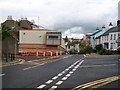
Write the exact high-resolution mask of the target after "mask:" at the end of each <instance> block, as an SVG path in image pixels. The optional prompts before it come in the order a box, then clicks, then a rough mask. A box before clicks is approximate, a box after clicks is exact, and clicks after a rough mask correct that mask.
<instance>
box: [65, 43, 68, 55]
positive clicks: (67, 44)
mask: <svg viewBox="0 0 120 90" xmlns="http://www.w3.org/2000/svg"><path fill="white" fill-rule="evenodd" d="M67 45H68V42H66V43H65V47H66V54H67Z"/></svg>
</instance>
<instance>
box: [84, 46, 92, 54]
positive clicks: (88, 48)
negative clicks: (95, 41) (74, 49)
mask: <svg viewBox="0 0 120 90" xmlns="http://www.w3.org/2000/svg"><path fill="white" fill-rule="evenodd" d="M84 51H85V53H87V54H90V53H92V51H93V50H92V47H90V46H89V45H87V46H85V47H84Z"/></svg>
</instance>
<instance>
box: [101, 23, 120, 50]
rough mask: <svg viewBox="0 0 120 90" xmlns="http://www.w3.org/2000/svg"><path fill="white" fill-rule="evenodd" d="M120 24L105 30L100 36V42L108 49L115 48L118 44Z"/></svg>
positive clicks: (119, 44)
mask: <svg viewBox="0 0 120 90" xmlns="http://www.w3.org/2000/svg"><path fill="white" fill-rule="evenodd" d="M119 38H120V25H118V26H115V27H112V28H110V29H109V30H107V31H106V32H105V33H104V34H103V35H102V36H101V37H100V42H101V44H102V45H103V47H104V48H106V49H108V50H117V48H118V47H119V46H120V42H119Z"/></svg>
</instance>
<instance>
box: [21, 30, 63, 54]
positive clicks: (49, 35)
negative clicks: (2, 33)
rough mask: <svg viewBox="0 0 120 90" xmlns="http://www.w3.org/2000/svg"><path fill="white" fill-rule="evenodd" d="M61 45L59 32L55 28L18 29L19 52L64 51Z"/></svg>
mask: <svg viewBox="0 0 120 90" xmlns="http://www.w3.org/2000/svg"><path fill="white" fill-rule="evenodd" d="M60 45H61V32H57V31H56V30H48V29H45V28H42V29H40V28H39V29H20V30H19V52H20V53H23V52H34V53H38V52H39V53H40V52H54V53H56V52H64V49H63V48H62V47H61V46H60Z"/></svg>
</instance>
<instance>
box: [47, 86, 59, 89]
mask: <svg viewBox="0 0 120 90" xmlns="http://www.w3.org/2000/svg"><path fill="white" fill-rule="evenodd" d="M57 87H58V86H52V87H51V88H50V89H49V90H54V89H56V88H57Z"/></svg>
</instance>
